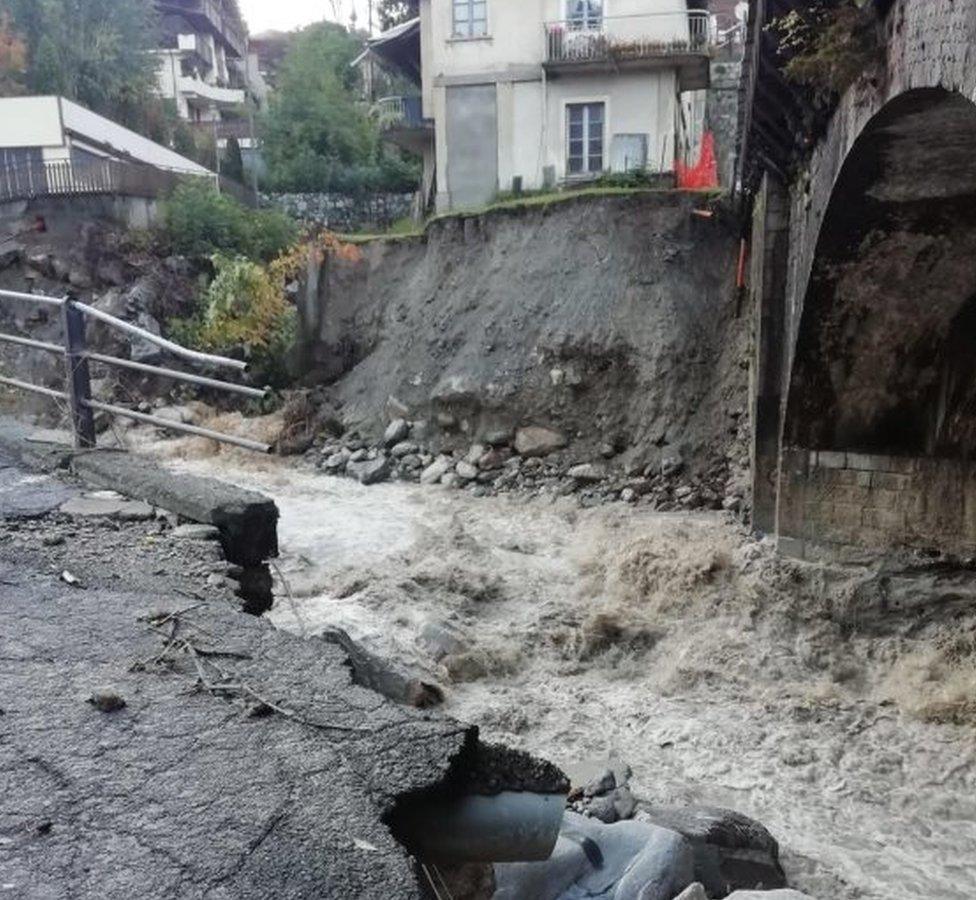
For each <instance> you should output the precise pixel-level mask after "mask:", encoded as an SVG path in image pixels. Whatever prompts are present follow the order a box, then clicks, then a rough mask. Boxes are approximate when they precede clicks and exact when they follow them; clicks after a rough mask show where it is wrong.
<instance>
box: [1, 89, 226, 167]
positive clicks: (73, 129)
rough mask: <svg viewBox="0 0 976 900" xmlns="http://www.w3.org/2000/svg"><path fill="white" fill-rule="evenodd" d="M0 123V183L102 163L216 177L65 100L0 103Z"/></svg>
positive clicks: (5, 100)
mask: <svg viewBox="0 0 976 900" xmlns="http://www.w3.org/2000/svg"><path fill="white" fill-rule="evenodd" d="M0 122H2V123H3V127H2V128H0V181H2V180H3V179H7V180H8V181H9V179H11V178H17V177H18V176H19V175H21V174H23V175H24V176H25V177H31V178H35V179H37V178H39V177H40V178H47V177H49V175H50V177H56V176H58V175H60V174H61V172H62V171H67V170H66V169H59V165H60V164H70V165H71V166H72V167H74V170H75V171H79V172H84V170H85V168H86V166H95V165H97V164H99V163H102V162H122V163H133V164H136V165H146V166H151V167H153V168H154V169H158V170H161V171H165V172H173V173H177V174H181V175H200V176H207V177H210V178H213V177H214V173H213V172H211V171H210V170H209V169H206V168H204V167H203V166H201V165H199V164H198V163H195V162H194V161H193V160H192V159H187V158H186V157H185V156H181V155H180V154H179V153H176V152H174V151H173V150H170V149H169V148H168V147H164V146H163V145H162V144H157V143H156V142H155V141H151V140H149V138H146V137H143V136H142V135H141V134H137V133H136V132H134V131H130V130H129V129H128V128H124V127H123V126H121V125H119V124H118V123H117V122H113V121H112V120H111V119H106V118H105V117H104V116H100V115H97V114H96V113H93V112H92V111H91V110H89V109H86V108H85V107H83V106H79V105H78V104H77V103H74V102H72V101H71V100H66V99H65V98H64V97H4V98H0ZM52 173H53V174H52ZM78 177H80V176H78Z"/></svg>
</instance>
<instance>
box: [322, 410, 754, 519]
mask: <svg viewBox="0 0 976 900" xmlns="http://www.w3.org/2000/svg"><path fill="white" fill-rule="evenodd" d="M429 435H430V432H429V426H428V423H426V422H422V421H421V422H409V421H407V420H406V419H403V418H398V419H394V420H393V421H391V422H390V424H389V425H388V426H387V428H386V431H385V432H384V434H383V436H382V438H381V439H380V440H379V441H369V440H366V439H364V438H362V437H361V436H360V435H359V434H357V433H350V434H346V435H344V436H342V437H329V438H325V439H324V440H322V441H321V442H320V443H319V444H318V446H316V447H313V448H312V449H311V450H310V451H309V455H310V456H311V458H312V459H313V461H314V463H315V465H316V466H317V467H318V468H319V469H321V470H322V471H324V472H326V473H327V474H330V475H343V474H344V475H347V476H349V477H352V478H356V479H357V480H358V481H360V482H361V483H362V484H376V483H378V482H381V481H387V480H391V479H395V480H400V481H409V482H417V483H420V484H441V485H444V486H445V487H449V488H460V489H464V490H467V491H468V492H470V493H471V494H473V495H474V496H479V497H480V496H488V495H494V494H498V493H503V492H518V493H522V494H526V495H541V494H548V495H555V496H558V495H570V494H575V495H577V496H578V497H579V499H580V502H581V503H582V504H583V505H584V506H590V505H596V504H598V503H606V502H611V501H618V500H619V501H623V502H625V503H646V504H649V505H651V506H653V507H654V508H655V509H659V510H662V511H672V510H695V509H727V510H729V511H731V512H733V513H738V512H740V511H742V509H743V506H744V503H745V499H744V496H745V489H744V481H743V479H742V478H741V476H737V475H734V474H733V472H734V471H735V470H736V467H737V466H740V465H741V463H742V461H741V460H737V459H733V458H731V457H728V456H726V457H722V458H720V459H718V460H716V461H715V462H714V464H713V465H711V466H710V467H709V468H708V469H706V470H705V471H699V472H695V473H691V472H690V471H689V470H688V468H687V467H686V466H685V465H684V463H683V461H682V460H681V459H678V458H676V457H668V458H665V459H664V460H663V461H662V462H660V463H654V464H650V465H643V466H637V465H634V464H631V465H629V466H626V467H624V469H623V470H621V469H620V468H619V467H616V466H614V465H613V464H612V463H611V461H610V459H611V458H612V457H613V456H614V455H615V452H616V451H615V449H614V448H612V447H607V448H605V450H603V451H601V452H600V453H599V455H598V457H597V458H596V459H585V458H584V459H580V458H578V457H577V456H575V455H574V453H573V451H572V450H571V449H570V448H569V441H568V440H567V438H566V436H565V435H563V434H562V433H561V432H559V431H556V430H554V429H551V428H546V427H543V426H539V425H531V426H527V427H523V428H518V429H509V430H505V429H500V430H498V431H495V432H492V433H489V434H486V435H484V436H483V438H482V439H480V440H476V441H474V442H473V443H471V444H470V445H469V446H467V447H466V448H464V449H460V450H453V451H451V452H445V451H442V452H435V451H434V450H433V449H432V448H431V446H430V444H431V441H430V440H429Z"/></svg>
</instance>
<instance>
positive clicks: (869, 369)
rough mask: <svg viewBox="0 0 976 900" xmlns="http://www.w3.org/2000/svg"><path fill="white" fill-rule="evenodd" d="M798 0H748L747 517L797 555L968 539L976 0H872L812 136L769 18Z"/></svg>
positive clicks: (960, 548)
mask: <svg viewBox="0 0 976 900" xmlns="http://www.w3.org/2000/svg"><path fill="white" fill-rule="evenodd" d="M796 5H797V3H796V2H795V0H753V2H752V10H751V15H752V18H751V23H750V28H751V35H752V37H751V43H750V46H749V48H748V49H747V75H746V80H745V82H744V83H745V90H746V94H747V96H746V102H745V112H744V121H743V139H742V150H741V153H740V160H739V164H740V176H741V178H742V183H743V187H744V190H745V192H746V196H748V197H749V198H751V201H752V206H751V208H752V243H751V248H752V256H751V272H750V274H751V278H750V291H751V297H752V302H753V304H754V305H753V308H754V311H755V358H754V366H753V421H754V428H755V436H754V444H753V456H754V469H753V471H754V485H753V488H754V491H753V493H754V520H755V525H756V527H757V528H759V529H761V530H763V531H767V532H770V533H773V532H775V533H776V535H777V536H778V538H779V541H780V546H781V547H782V549H783V550H784V551H785V552H787V553H791V554H794V555H799V556H804V557H809V558H815V557H820V556H827V557H830V556H833V555H836V554H838V552H846V551H847V550H848V549H849V548H871V549H888V548H899V547H908V548H915V549H921V550H929V549H937V550H944V551H949V552H952V553H958V554H961V555H971V554H974V553H976V461H974V460H976V0H889V2H878V3H877V4H876V8H877V10H878V15H879V17H880V26H879V27H880V30H881V33H883V43H884V51H883V55H884V58H883V63H881V64H880V65H879V67H878V69H877V70H871V71H867V72H866V73H865V74H864V76H863V77H862V78H861V79H859V80H858V81H857V82H856V83H855V84H854V85H853V86H852V87H850V88H849V89H848V90H847V92H846V93H845V94H844V95H843V96H842V97H841V98H840V102H839V104H838V105H837V107H836V109H835V110H834V112H833V113H832V115H831V117H830V119H829V121H828V122H827V124H826V127H825V128H823V129H821V130H820V131H819V132H818V133H817V134H816V135H815V142H814V143H813V146H812V148H811V147H810V146H803V143H804V141H803V138H802V136H801V135H800V134H799V133H798V132H799V129H798V127H796V122H798V121H801V120H802V114H803V109H802V106H803V102H804V101H803V98H802V94H801V93H800V92H799V91H797V90H796V88H795V86H792V85H790V84H789V83H788V82H787V81H786V80H785V79H784V78H783V76H782V74H781V72H780V70H779V66H780V65H781V60H780V59H779V58H778V57H777V54H776V48H775V46H772V44H773V41H774V38H773V37H771V36H770V35H771V33H770V32H769V31H768V30H767V29H766V27H765V26H766V25H768V23H769V21H770V20H771V19H773V18H775V17H777V16H779V15H783V14H784V13H785V12H787V11H789V9H790V8H792V7H794V6H796ZM808 136H809V135H808ZM798 161H799V162H798Z"/></svg>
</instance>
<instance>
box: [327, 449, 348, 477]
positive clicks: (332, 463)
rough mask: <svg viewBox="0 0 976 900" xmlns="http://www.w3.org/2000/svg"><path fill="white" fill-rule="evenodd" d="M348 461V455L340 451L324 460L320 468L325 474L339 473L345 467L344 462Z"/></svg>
mask: <svg viewBox="0 0 976 900" xmlns="http://www.w3.org/2000/svg"><path fill="white" fill-rule="evenodd" d="M348 459H349V453H343V452H342V451H341V450H340V451H338V452H336V453H332V454H330V455H329V456H327V457H326V458H325V460H324V461H323V463H322V468H323V469H325V471H326V472H340V471H342V470H343V469H345V467H346V461H347V460H348Z"/></svg>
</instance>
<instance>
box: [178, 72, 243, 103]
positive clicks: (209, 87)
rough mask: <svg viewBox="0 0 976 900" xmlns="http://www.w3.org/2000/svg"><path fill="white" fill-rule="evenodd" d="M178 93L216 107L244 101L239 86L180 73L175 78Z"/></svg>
mask: <svg viewBox="0 0 976 900" xmlns="http://www.w3.org/2000/svg"><path fill="white" fill-rule="evenodd" d="M177 88H178V89H179V91H180V93H181V94H183V95H184V96H186V97H188V98H189V99H191V100H200V101H206V102H207V103H208V104H211V105H213V106H216V107H233V106H240V105H241V104H242V103H244V100H245V96H244V91H242V90H240V89H239V88H230V87H223V86H221V85H219V84H210V83H209V82H207V81H204V80H203V79H202V78H197V77H195V76H193V75H180V76H179V78H178V79H177Z"/></svg>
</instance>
